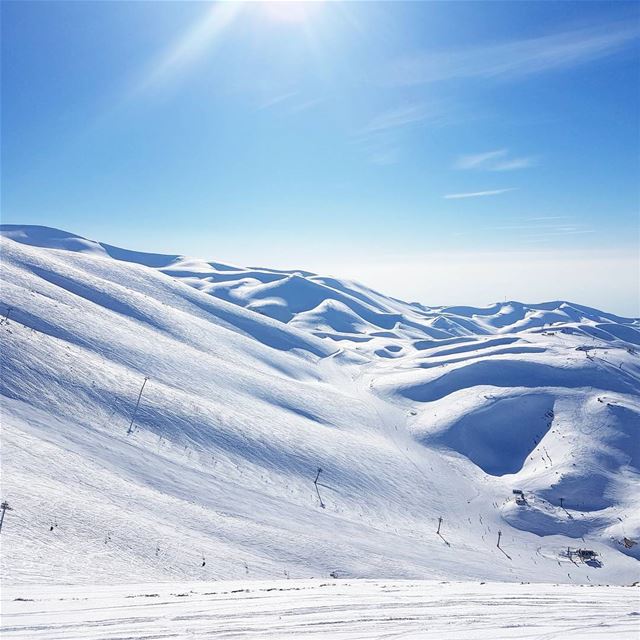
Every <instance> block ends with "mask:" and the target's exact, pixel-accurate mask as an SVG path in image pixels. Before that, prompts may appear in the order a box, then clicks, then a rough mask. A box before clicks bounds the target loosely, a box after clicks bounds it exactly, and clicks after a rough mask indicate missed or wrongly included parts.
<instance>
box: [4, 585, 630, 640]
mask: <svg viewBox="0 0 640 640" xmlns="http://www.w3.org/2000/svg"><path fill="white" fill-rule="evenodd" d="M637 596H638V594H637V589H636V588H633V587H606V586H603V587H594V586H574V585H549V584H505V583H484V582H480V583H478V582H475V583H464V582H424V581H416V582H413V581H383V582H380V581H364V580H359V581H351V580H348V581H345V580H329V581H327V580H323V581H322V580H304V581H302V580H278V581H256V582H251V583H247V582H214V583H202V582H198V583H178V584H166V583H150V584H140V585H118V586H109V587H102V588H94V589H92V590H91V591H90V592H87V591H86V590H85V589H82V588H79V587H55V588H52V587H50V586H44V587H42V586H36V585H29V586H24V587H19V588H12V589H8V590H5V591H3V594H2V609H3V612H4V616H3V627H2V628H0V631H2V637H3V638H6V639H12V638H29V639H30V640H39V639H42V640H45V639H46V640H58V639H64V640H73V639H82V640H98V639H100V640H104V639H106V638H168V637H171V638H178V639H179V638H193V637H206V638H266V637H269V638H274V639H276V640H277V639H285V638H289V639H298V638H335V639H341V638H344V639H349V640H355V639H362V640H364V639H371V638H399V639H403V640H408V639H411V638H413V639H415V640H419V639H420V640H421V639H423V638H442V639H443V640H446V639H455V640H465V639H468V640H483V639H486V640H494V639H495V640H498V639H500V638H515V637H518V638H536V639H540V640H542V639H544V640H553V639H554V638H555V639H560V638H580V639H584V638H599V639H601V638H616V640H625V639H626V640H632V639H635V638H637V637H638V617H639V616H640V607H639V605H638V597H637Z"/></svg>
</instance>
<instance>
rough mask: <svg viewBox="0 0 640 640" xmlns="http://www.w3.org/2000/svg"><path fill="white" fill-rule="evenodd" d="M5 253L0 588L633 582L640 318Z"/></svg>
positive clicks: (39, 241) (84, 253)
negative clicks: (445, 301) (342, 581)
mask: <svg viewBox="0 0 640 640" xmlns="http://www.w3.org/2000/svg"><path fill="white" fill-rule="evenodd" d="M2 236H3V237H2V306H1V307H0V310H2V311H3V312H5V317H6V314H7V313H8V317H6V319H5V320H3V321H2V324H1V325H0V339H1V341H2V343H1V345H2V356H3V357H2V381H1V385H2V386H1V388H0V391H1V393H2V396H1V399H2V419H3V420H2V421H3V435H2V471H3V473H2V498H3V499H5V500H8V502H9V504H10V505H11V506H12V507H13V510H12V511H9V512H7V514H6V518H5V521H4V525H3V529H2V547H3V548H2V566H1V570H2V576H3V583H5V584H9V585H16V586H19V585H27V584H43V583H45V584H91V585H95V584H103V585H109V584H121V583H147V582H153V583H157V582H177V581H213V580H243V581H246V580H247V579H251V580H257V579H262V580H273V579H278V578H284V579H286V578H298V579H311V578H316V579H320V578H322V579H325V580H326V579H327V578H328V576H329V575H330V574H333V575H334V576H337V577H338V578H346V579H352V578H369V579H376V580H380V579H389V580H391V579H410V580H418V579H421V580H422V579H432V580H447V581H451V580H475V581H509V582H520V581H526V582H540V583H549V582H551V583H575V584H589V583H592V584H618V585H629V584H631V583H633V582H635V581H637V580H639V579H640V572H639V566H640V565H639V564H638V559H639V558H640V555H639V551H640V550H639V547H640V544H636V545H630V544H629V543H630V542H633V541H640V516H639V515H638V514H640V509H639V507H640V504H639V502H640V498H639V496H640V492H639V491H638V473H639V471H640V453H639V438H638V429H639V428H640V420H639V417H640V393H639V391H640V358H639V355H638V350H639V349H640V321H639V320H638V319H630V318H620V317H617V316H615V315H612V314H607V313H604V312H600V311H597V310H593V309H589V308H586V307H582V306H580V305H575V304H569V303H565V302H551V303H545V304H537V305H526V304H521V303H516V302H508V303H501V304H496V305H492V306H490V307H486V308H473V307H447V308H442V307H438V308H428V307H424V306H422V305H418V304H415V303H413V304H409V303H404V302H402V301H399V300H395V299H392V298H388V297H385V296H384V295H382V294H380V293H377V292H374V291H371V290H369V289H367V288H365V287H362V286H360V285H356V284H353V283H349V282H345V281H340V280H336V279H334V278H326V277H321V276H316V275H314V274H309V273H307V272H290V273H289V272H280V271H274V270H268V269H256V268H247V269H244V268H239V267H233V266H229V265H222V264H219V263H210V262H205V261H202V260H196V259H192V258H187V257H183V256H163V255H152V254H143V253H139V252H134V251H128V250H124V249H119V248H116V247H111V246H109V245H105V244H101V243H98V242H94V241H90V240H86V239H84V238H80V237H78V236H74V235H73V234H69V233H66V232H62V231H58V230H52V229H47V228H43V227H27V226H24V227H16V226H9V225H5V226H3V228H2ZM145 377H148V381H147V382H146V384H145V386H144V391H143V394H142V397H141V400H140V407H139V410H138V412H137V414H136V415H135V420H134V423H133V426H132V428H131V433H128V431H129V429H130V426H131V419H132V416H133V414H134V411H135V406H136V400H137V398H138V394H139V392H140V390H141V387H142V384H143V381H144V379H145ZM319 468H320V469H322V471H321V473H320V476H319V478H318V482H319V485H318V486H316V485H314V479H315V478H316V476H317V474H318V469H319ZM513 489H521V490H523V491H524V494H525V497H526V504H525V505H517V504H516V503H515V501H514V496H513V493H512V491H513ZM439 518H442V521H441V525H440V533H439V534H437V533H436V531H437V528H438V521H439ZM498 532H500V547H498V546H497V541H498ZM625 540H626V541H627V545H626V546H625ZM578 548H589V549H593V550H595V551H596V552H597V553H598V557H597V559H596V560H593V561H588V562H582V561H579V560H578V559H577V556H576V555H575V554H574V553H573V551H575V550H576V549H578ZM567 549H569V550H570V552H569V553H567Z"/></svg>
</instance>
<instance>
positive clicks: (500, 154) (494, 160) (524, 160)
mask: <svg viewBox="0 0 640 640" xmlns="http://www.w3.org/2000/svg"><path fill="white" fill-rule="evenodd" d="M536 162H537V159H536V158H534V157H533V156H523V157H512V156H510V155H509V150H508V149H496V150H495V151H485V152H484V153H475V154H470V155H464V156H460V157H459V158H458V159H457V160H456V162H455V164H454V168H455V169H480V170H484V171H514V170H516V169H526V168H527V167H532V166H534V165H535V164H536Z"/></svg>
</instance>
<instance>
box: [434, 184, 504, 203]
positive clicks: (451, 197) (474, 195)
mask: <svg viewBox="0 0 640 640" xmlns="http://www.w3.org/2000/svg"><path fill="white" fill-rule="evenodd" d="M509 191H515V187H511V188H510V189H492V190H491V191H473V192H471V193H450V194H448V195H446V196H442V197H443V198H444V199H445V200H460V199H463V198H481V197H484V196H497V195H500V194H501V193H507V192H509Z"/></svg>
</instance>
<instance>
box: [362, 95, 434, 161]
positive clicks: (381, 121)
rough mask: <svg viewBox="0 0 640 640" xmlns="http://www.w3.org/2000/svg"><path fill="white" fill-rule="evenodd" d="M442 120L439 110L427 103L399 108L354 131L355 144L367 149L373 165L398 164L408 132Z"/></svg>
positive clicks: (371, 119) (382, 113)
mask: <svg viewBox="0 0 640 640" xmlns="http://www.w3.org/2000/svg"><path fill="white" fill-rule="evenodd" d="M440 117H441V112H440V111H437V110H435V109H434V108H433V107H430V106H427V105H425V104H420V103H417V104H407V105H404V106H401V107H396V108H394V109H389V110H387V111H383V112H381V113H378V114H377V115H375V116H373V117H371V118H370V119H369V121H368V122H367V123H366V124H365V125H364V126H363V127H361V128H360V129H358V130H357V131H355V132H354V134H353V141H354V142H355V143H356V144H357V145H359V146H360V147H362V148H363V149H364V150H365V152H366V153H367V155H368V158H369V162H371V163H372V164H376V165H380V166H386V165H392V164H396V163H397V162H399V160H400V156H401V153H400V149H401V147H402V141H403V136H405V135H406V133H407V131H410V130H412V129H413V128H415V127H418V126H423V125H424V124H425V123H426V122H434V121H436V120H438V119H439V118H440Z"/></svg>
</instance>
